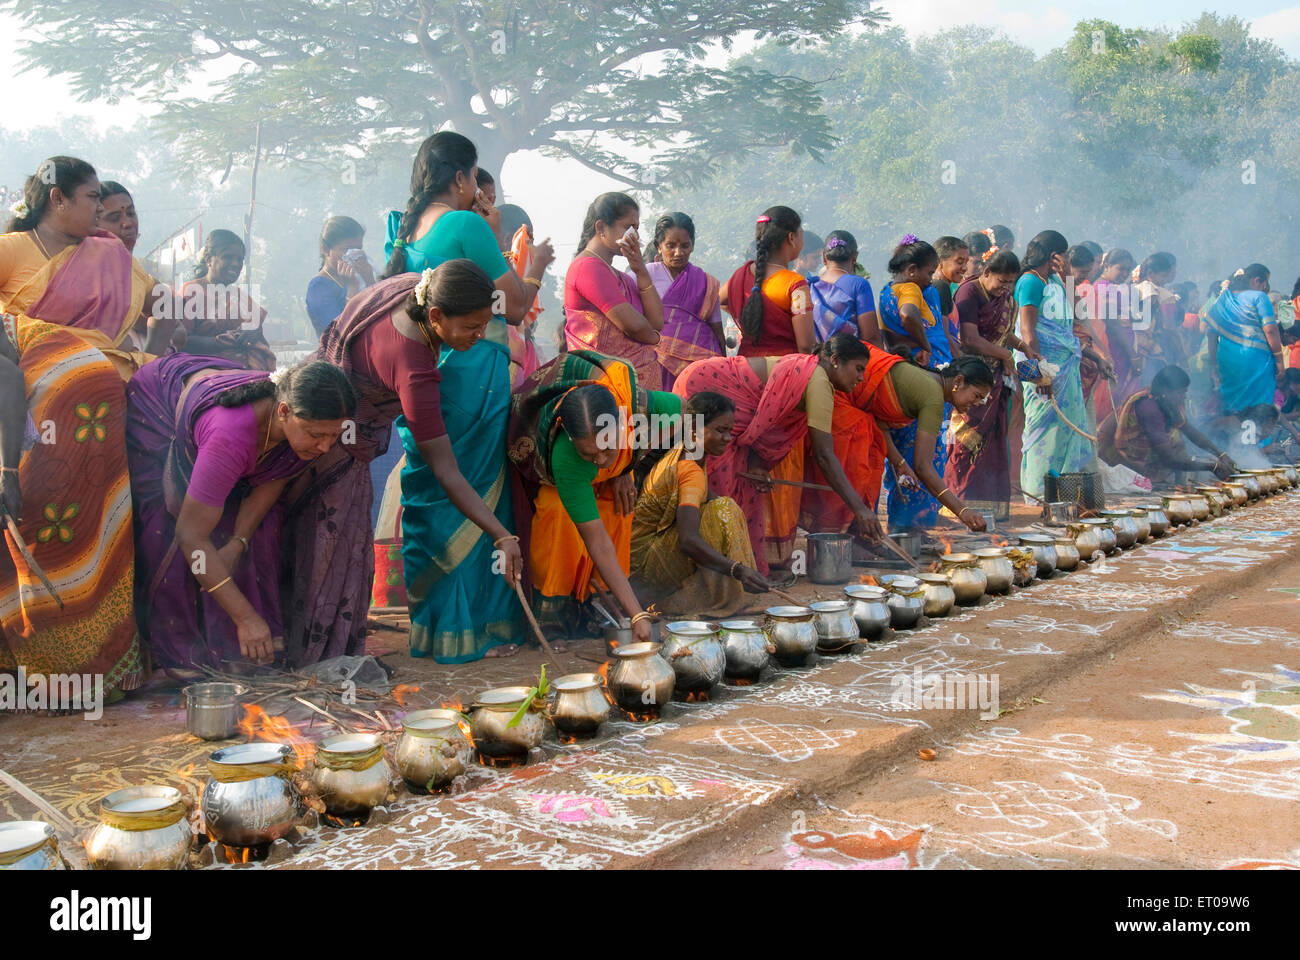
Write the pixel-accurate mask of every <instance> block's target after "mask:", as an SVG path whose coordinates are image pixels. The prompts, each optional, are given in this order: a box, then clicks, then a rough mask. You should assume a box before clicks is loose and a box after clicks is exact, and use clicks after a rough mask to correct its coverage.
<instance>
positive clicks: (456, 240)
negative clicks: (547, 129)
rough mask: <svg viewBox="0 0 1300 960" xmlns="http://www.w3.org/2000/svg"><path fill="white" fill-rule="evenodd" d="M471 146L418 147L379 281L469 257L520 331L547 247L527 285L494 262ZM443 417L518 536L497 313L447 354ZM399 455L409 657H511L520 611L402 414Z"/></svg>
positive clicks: (485, 492)
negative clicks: (478, 334)
mask: <svg viewBox="0 0 1300 960" xmlns="http://www.w3.org/2000/svg"><path fill="white" fill-rule="evenodd" d="M476 168H477V156H476V152H475V150H474V145H473V144H472V143H471V142H470V141H469V140H467V139H465V138H464V137H462V136H460V135H459V134H455V133H450V132H444V133H438V134H435V135H434V136H432V137H430V138H429V139H428V140H426V141H425V143H424V144H423V145H422V146H421V148H420V152H419V154H418V155H417V157H416V160H415V167H414V170H413V171H412V178H411V179H412V185H411V187H412V189H411V194H412V197H411V200H410V201H409V202H408V204H407V207H406V210H405V212H403V213H398V212H397V211H394V212H393V213H392V214H390V216H389V219H388V242H387V244H386V246H385V253H386V254H387V255H388V257H389V263H388V269H387V271H386V273H387V274H388V275H392V274H394V273H401V272H406V271H419V270H424V269H426V268H428V267H437V266H438V265H439V264H441V263H444V262H445V261H447V260H451V259H456V258H459V257H464V258H465V259H468V260H472V261H474V263H476V264H478V265H479V266H480V267H482V268H483V270H484V271H486V273H487V275H488V276H489V277H492V278H493V279H494V281H495V283H496V287H497V290H498V291H499V292H500V293H501V294H502V297H501V299H502V300H503V301H504V305H505V308H504V313H505V315H506V317H507V318H509V319H510V320H511V322H514V323H518V322H519V321H520V320H522V319H523V317H524V315H525V314H526V313H527V311H528V308H529V307H530V306H531V305H532V302H533V299H534V297H535V296H536V294H537V288H538V287H539V286H540V280H541V277H542V273H543V271H545V269H546V266H547V264H549V263H550V262H551V260H552V259H553V255H552V254H551V251H550V247H549V245H547V244H542V245H540V246H538V247H535V248H534V256H533V265H532V268H531V271H530V276H529V277H528V278H524V279H521V278H520V277H519V276H518V274H516V273H515V272H514V271H513V270H511V269H510V267H509V265H508V264H507V263H506V260H505V257H503V256H502V255H501V249H500V246H499V245H498V243H497V239H496V236H495V234H494V233H493V227H492V226H491V224H492V221H493V218H494V217H498V218H499V214H497V212H496V210H495V208H493V207H492V206H491V204H490V203H489V202H488V201H487V200H486V199H484V198H483V197H482V196H481V194H480V193H479V192H478V189H477V184H476V182H475V170H476ZM438 371H439V373H441V375H442V417H443V422H444V424H445V426H446V428H447V436H448V438H449V439H450V440H451V444H452V449H453V450H454V451H455V454H456V463H457V464H458V465H459V467H460V470H461V473H462V475H463V476H464V477H465V479H466V480H467V481H468V482H469V483H470V485H471V486H472V487H473V488H474V491H475V492H476V493H477V494H478V495H479V496H480V497H481V498H482V499H483V501H484V503H486V504H487V505H488V507H489V508H490V509H491V510H492V511H493V513H494V514H495V516H496V518H497V519H498V520H500V521H501V523H502V524H503V525H504V526H505V528H506V529H507V530H509V531H510V532H511V533H512V534H513V533H514V532H515V526H514V512H513V503H512V500H511V495H510V482H509V473H508V472H507V466H506V463H507V461H506V430H507V427H508V425H509V417H510V348H509V343H508V340H507V338H506V320H505V319H503V318H502V317H501V316H495V317H493V319H492V321H491V322H490V323H489V324H488V327H487V330H486V332H485V333H484V335H483V339H481V340H480V341H479V342H478V343H477V344H475V345H474V346H473V347H471V348H470V349H469V350H465V351H460V352H456V351H451V350H443V351H442V355H441V357H440V358H439V360H438ZM395 426H396V428H397V434H398V437H399V438H400V439H401V442H402V447H403V449H404V450H405V451H406V462H405V466H404V467H403V468H402V474H401V483H402V529H401V536H402V566H403V579H404V581H405V585H406V596H407V602H408V605H409V609H410V617H411V634H410V645H411V655H412V656H414V657H432V658H433V659H434V660H436V661H437V662H439V663H466V662H469V661H471V660H478V659H480V658H481V657H484V656H508V655H510V654H512V653H514V652H516V650H517V644H518V643H519V642H521V641H522V639H523V637H524V624H523V611H522V609H521V608H520V606H519V601H518V598H517V597H516V595H515V593H514V592H513V591H512V590H511V589H510V586H509V585H508V584H507V583H506V581H505V580H504V579H503V578H502V576H501V570H500V567H499V558H498V555H497V553H496V546H495V545H494V544H493V543H492V541H491V539H490V538H488V537H487V536H486V535H484V533H483V531H482V530H481V529H480V528H479V527H477V526H475V525H474V524H473V523H471V522H469V521H468V520H467V519H466V518H465V516H464V514H462V513H461V512H460V511H459V510H457V509H456V507H455V506H453V505H452V503H451V501H450V500H448V498H447V494H446V491H445V490H444V489H443V488H442V486H441V485H440V484H439V483H438V481H437V479H436V478H435V477H434V473H433V470H432V468H431V467H430V466H429V465H428V464H427V463H426V462H425V461H424V459H423V457H421V455H420V452H419V449H418V448H417V446H416V443H415V440H414V438H413V437H412V435H411V432H410V430H409V429H408V428H407V425H406V421H405V418H403V417H398V418H397V420H396V421H395Z"/></svg>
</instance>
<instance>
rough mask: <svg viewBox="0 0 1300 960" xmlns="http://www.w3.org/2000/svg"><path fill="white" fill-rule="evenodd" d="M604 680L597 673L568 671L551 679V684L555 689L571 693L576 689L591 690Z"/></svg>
mask: <svg viewBox="0 0 1300 960" xmlns="http://www.w3.org/2000/svg"><path fill="white" fill-rule="evenodd" d="M604 682H605V678H604V677H602V676H601V675H600V674H598V673H570V674H568V675H566V676H563V677H560V678H559V679H557V680H552V681H551V686H552V687H553V688H554V689H556V690H561V691H564V692H566V693H573V692H575V691H578V690H592V689H594V688H596V687H599V686H600V685H601V684H603V683H604Z"/></svg>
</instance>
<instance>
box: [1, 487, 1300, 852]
mask: <svg viewBox="0 0 1300 960" xmlns="http://www.w3.org/2000/svg"><path fill="white" fill-rule="evenodd" d="M1296 485H1300V472H1297V471H1296V469H1295V468H1294V467H1285V468H1275V469H1271V470H1257V471H1249V472H1246V473H1244V474H1242V475H1234V477H1232V478H1230V479H1229V481H1228V482H1227V483H1225V484H1222V485H1219V486H1214V487H1202V488H1198V489H1197V493H1196V494H1175V495H1171V496H1168V497H1165V498H1164V501H1163V503H1162V505H1161V506H1160V507H1154V506H1149V507H1140V508H1134V509H1130V510H1108V511H1104V512H1103V515H1102V516H1101V517H1100V518H1097V519H1092V520H1081V521H1078V522H1076V523H1072V524H1070V525H1069V526H1068V528H1067V529H1068V531H1069V536H1063V537H1052V536H1048V535H1045V534H1025V535H1022V536H1021V537H1020V545H1019V546H1018V547H1002V548H999V547H993V548H987V549H982V550H976V551H973V552H971V553H959V554H948V555H946V556H945V557H943V558H942V560H941V568H940V571H939V572H937V573H931V574H920V575H918V576H915V577H913V576H905V575H890V576H883V577H881V578H880V580H881V585H880V586H871V585H866V584H857V585H853V586H849V587H846V588H845V589H844V593H845V599H844V600H830V601H820V602H817V603H813V604H811V605H809V606H807V607H798V606H779V607H771V608H769V609H768V610H767V611H766V616H765V618H764V620H763V621H762V622H759V621H756V620H726V621H723V622H721V623H718V624H714V623H710V622H707V621H679V622H675V623H670V624H667V626H666V628H665V630H666V632H667V640H666V641H665V643H664V644H662V645H660V644H656V643H637V644H626V645H623V646H621V647H619V648H618V649H616V650H615V651H614V665H613V668H612V669H611V671H610V676H609V679H608V684H607V686H608V689H609V692H610V694H611V696H612V698H613V700H614V701H615V702H616V703H618V705H619V706H620V707H622V708H623V710H624V712H626V713H627V714H628V715H629V717H631V718H633V719H650V718H652V717H654V716H657V715H658V713H659V707H660V706H661V705H662V704H663V703H666V702H667V701H668V700H669V699H670V698H671V697H672V695H673V692H674V689H675V688H676V689H679V690H683V691H687V692H691V691H704V690H708V689H709V688H711V687H712V686H714V685H715V684H716V683H718V682H719V681H720V680H721V679H723V677H724V676H725V677H727V678H729V679H732V680H733V681H736V682H740V683H745V682H752V681H753V680H755V679H757V677H758V676H759V674H760V673H761V672H762V671H763V669H765V668H766V667H767V666H768V664H769V662H770V660H772V659H775V660H776V661H777V662H778V663H780V664H782V665H785V666H799V665H802V664H804V663H806V662H807V659H808V657H809V656H810V655H811V654H812V653H813V652H814V651H820V652H822V653H834V652H838V651H842V650H845V649H848V648H849V647H851V646H852V645H853V644H855V643H857V642H858V641H859V640H861V639H866V640H868V641H870V640H876V639H879V638H880V637H881V636H882V635H883V633H884V631H885V628H886V627H893V628H895V629H907V628H909V627H912V626H915V625H916V624H917V623H918V622H919V621H920V618H921V617H922V616H923V615H924V616H928V617H941V616H944V615H946V614H947V613H948V612H949V610H951V608H952V607H953V606H954V605H955V604H974V603H978V602H979V599H980V597H981V596H983V594H984V593H986V592H987V593H1005V592H1006V591H1007V590H1009V589H1010V588H1011V587H1012V586H1013V585H1015V584H1020V585H1024V584H1027V583H1028V582H1030V581H1031V580H1032V579H1033V578H1034V577H1035V576H1037V577H1046V576H1051V575H1052V574H1053V573H1054V572H1055V571H1056V570H1071V569H1074V568H1075V567H1077V566H1078V564H1079V563H1080V562H1083V561H1088V560H1091V559H1093V558H1094V557H1095V556H1097V555H1099V554H1101V553H1110V552H1114V551H1116V550H1120V549H1126V548H1127V547H1131V546H1133V545H1135V544H1137V543H1139V542H1141V541H1143V540H1146V539H1148V538H1149V537H1151V536H1163V535H1164V534H1165V533H1167V532H1168V530H1169V528H1170V527H1171V526H1172V525H1179V524H1187V523H1191V522H1193V521H1195V520H1197V519H1206V518H1208V517H1210V516H1219V515H1221V514H1222V512H1223V511H1224V510H1229V509H1234V508H1235V507H1239V506H1241V505H1243V504H1245V503H1246V502H1248V501H1249V500H1251V499H1256V498H1258V497H1261V496H1267V495H1269V494H1272V493H1275V492H1277V491H1279V490H1282V489H1286V488H1289V487H1292V486H1296ZM552 686H553V689H554V692H555V698H554V702H553V703H551V704H547V703H545V702H543V701H540V700H534V701H533V702H532V703H531V704H530V706H529V707H528V708H527V709H526V710H524V712H523V716H522V717H521V718H520V719H519V721H518V722H517V723H515V724H514V725H513V726H511V722H512V720H513V718H514V717H515V716H516V715H518V714H519V711H520V709H521V708H522V707H523V706H524V703H525V701H526V700H527V699H528V693H529V690H528V688H525V687H503V688H499V689H496V690H489V691H487V692H486V693H484V694H483V695H482V696H481V697H479V699H478V700H477V701H476V702H475V704H474V705H473V706H472V707H471V718H470V719H471V725H472V726H471V735H472V737H473V742H471V740H470V739H469V738H468V737H466V736H465V734H464V732H463V731H462V728H461V723H462V722H463V720H464V718H463V717H462V716H461V714H459V713H457V712H456V711H453V710H447V709H429V710H418V711H414V712H412V713H409V714H407V715H406V717H405V718H403V721H402V726H403V732H402V736H401V738H400V739H399V741H398V743H397V746H396V748H395V750H394V753H393V764H394V765H395V766H396V773H397V774H398V775H399V776H400V777H401V778H402V779H403V780H404V781H405V782H406V784H407V786H408V787H409V788H410V789H411V791H412V792H415V793H428V792H431V791H438V790H442V789H445V788H446V787H447V786H449V785H450V784H451V783H452V782H453V781H454V780H455V778H456V777H457V776H459V775H460V774H461V773H463V772H464V770H465V768H466V766H467V765H468V764H470V763H471V762H473V757H474V752H475V749H476V748H477V750H478V753H479V756H480V758H486V759H488V760H491V759H493V758H498V759H507V760H508V759H510V758H512V757H518V756H521V755H522V756H525V757H526V755H527V752H528V750H530V749H531V748H532V747H536V746H539V745H540V744H541V742H542V738H543V736H544V734H545V726H546V724H545V719H546V717H548V716H549V718H550V719H551V720H552V722H553V723H554V724H555V726H556V729H557V731H558V732H559V733H560V734H561V735H563V736H565V737H566V738H570V739H574V738H579V737H589V736H594V735H595V733H596V732H597V730H598V729H599V727H600V725H601V724H602V723H603V722H604V721H605V720H606V719H608V716H609V711H610V699H609V698H607V697H606V695H605V690H606V682H605V681H604V679H603V678H602V677H600V676H599V675H598V674H595V673H587V674H574V675H571V676H568V677H561V678H559V679H558V680H556V681H554V683H553V684H552ZM296 770H297V764H296V761H295V759H294V754H293V750H292V748H291V747H289V746H288V745H285V744H275V743H248V744H241V745H238V746H234V747H227V748H224V749H221V750H217V751H216V752H214V753H213V754H212V755H211V757H210V758H209V761H208V772H209V774H210V779H209V781H208V783H207V785H206V786H205V787H204V790H203V795H202V800H201V804H202V814H203V822H204V827H205V829H206V831H207V833H208V834H209V835H210V836H211V838H212V839H213V840H215V841H217V842H219V843H224V844H227V845H230V846H232V847H260V846H264V845H266V844H269V843H271V842H273V841H274V840H276V839H279V838H280V837H283V836H284V835H285V834H287V833H288V832H289V831H290V830H291V829H292V828H293V826H294V824H295V823H296V822H297V821H298V819H299V818H300V817H301V816H302V814H303V812H304V807H303V804H302V798H301V796H300V795H299V792H298V789H297V787H296V786H295V784H294V781H293V774H294V772H295V771H296ZM393 773H394V770H393V766H390V764H389V761H388V758H387V755H386V751H385V748H384V743H383V741H382V740H381V739H380V738H379V737H377V736H375V735H373V734H342V735H339V736H336V737H330V738H327V739H326V740H323V741H321V743H320V744H319V745H318V747H317V751H316V760H315V765H314V768H313V772H312V776H311V781H310V782H311V788H312V790H313V792H314V793H316V795H317V796H319V797H320V798H321V800H322V802H323V803H324V805H325V808H326V813H327V814H329V815H330V816H333V817H336V818H349V817H359V816H364V815H366V814H368V813H369V811H370V810H371V809H372V808H373V807H375V806H376V805H378V804H380V803H383V802H385V801H386V800H388V799H390V798H391V790H392V784H393ZM186 814H187V808H186V804H185V802H184V798H183V796H182V794H181V792H180V791H179V790H177V789H176V788H174V787H167V786H161V785H149V786H139V787H128V788H126V789H123V790H118V791H115V792H114V793H111V794H109V795H108V796H107V797H105V798H104V800H103V801H102V802H101V805H100V823H99V825H98V826H96V827H95V828H94V829H93V830H92V831H91V832H90V834H89V835H88V836H87V838H86V841H85V846H86V853H87V859H88V862H89V863H90V865H91V866H92V867H93V868H97V869H150V868H155V869H175V868H178V867H180V866H183V865H184V863H185V861H186V859H187V857H188V854H189V851H190V847H191V845H192V843H193V831H192V829H191V827H190V823H189V819H188V817H187V815H186ZM64 866H65V863H64V861H63V859H62V857H61V856H60V855H59V853H58V848H57V843H56V841H55V838H54V832H53V829H52V828H51V827H50V826H49V825H48V824H45V823H40V822H37V821H22V822H17V823H5V824H0V869H59V868H63V867H64Z"/></svg>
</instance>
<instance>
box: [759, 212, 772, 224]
mask: <svg viewBox="0 0 1300 960" xmlns="http://www.w3.org/2000/svg"><path fill="white" fill-rule="evenodd" d="M771 221H772V218H771V217H769V216H768V215H767V214H766V213H765V214H763V215H762V216H761V217H759V218H758V220H757V221H755V222H757V223H770V222H771Z"/></svg>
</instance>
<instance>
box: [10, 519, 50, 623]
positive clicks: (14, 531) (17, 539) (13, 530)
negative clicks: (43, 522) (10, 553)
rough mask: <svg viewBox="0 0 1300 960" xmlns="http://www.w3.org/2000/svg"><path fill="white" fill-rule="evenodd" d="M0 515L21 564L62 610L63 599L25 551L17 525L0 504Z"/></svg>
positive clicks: (25, 544) (24, 542)
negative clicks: (33, 575)
mask: <svg viewBox="0 0 1300 960" xmlns="http://www.w3.org/2000/svg"><path fill="white" fill-rule="evenodd" d="M0 513H3V514H4V518H5V526H6V527H8V528H9V536H11V537H13V538H14V546H15V547H17V548H18V553H19V554H20V555H21V556H22V558H23V563H25V564H27V569H28V570H30V571H31V572H32V573H34V574H36V578H37V579H38V580H40V581H41V583H42V584H44V585H45V589H46V590H48V591H50V596H52V597H53V598H54V602H55V603H57V604H58V605H59V609H60V610H62V609H63V598H62V597H60V596H59V591H57V590H55V589H54V584H52V583H50V578H49V577H47V576H46V575H45V571H44V570H42V569H41V565H40V564H39V563H37V562H36V558H35V557H33V556H32V552H31V551H30V550H28V549H27V541H26V540H24V539H23V535H22V534H21V533H19V532H18V524H17V523H15V522H14V518H13V517H11V516H10V515H9V511H8V510H7V509H5V507H4V505H3V504H0Z"/></svg>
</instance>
